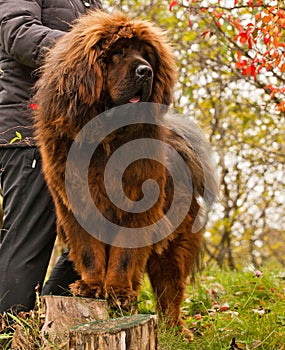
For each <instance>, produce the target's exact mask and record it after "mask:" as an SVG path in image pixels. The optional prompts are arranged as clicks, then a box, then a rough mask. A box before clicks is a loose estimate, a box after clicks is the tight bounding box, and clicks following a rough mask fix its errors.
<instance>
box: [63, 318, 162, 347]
mask: <svg viewBox="0 0 285 350" xmlns="http://www.w3.org/2000/svg"><path fill="white" fill-rule="evenodd" d="M156 329H157V318H156V316H152V315H151V316H150V315H133V316H128V317H121V318H116V319H110V320H105V321H95V322H90V323H88V324H83V325H78V326H75V327H73V328H72V329H71V330H70V333H69V349H70V350H85V349H90V350H110V349H112V350H156V349H157V333H156Z"/></svg>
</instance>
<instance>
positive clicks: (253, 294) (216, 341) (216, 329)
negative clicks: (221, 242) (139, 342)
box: [141, 268, 285, 350]
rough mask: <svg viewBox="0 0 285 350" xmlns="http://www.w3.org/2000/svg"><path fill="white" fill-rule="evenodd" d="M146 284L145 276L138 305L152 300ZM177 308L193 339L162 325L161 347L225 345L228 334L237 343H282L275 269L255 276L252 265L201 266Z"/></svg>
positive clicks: (271, 348)
mask: <svg viewBox="0 0 285 350" xmlns="http://www.w3.org/2000/svg"><path fill="white" fill-rule="evenodd" d="M149 290H150V287H149V284H148V282H145V285H144V287H143V293H142V296H141V299H142V310H143V311H145V309H146V303H151V305H152V302H149V301H147V299H146V298H145V297H146V296H149ZM182 310H183V318H184V320H185V322H186V323H187V324H188V327H189V328H191V329H192V330H193V331H194V334H195V338H194V341H193V342H192V343H187V342H186V341H184V340H183V337H177V336H175V335H174V332H168V331H167V330H166V329H165V326H161V327H160V328H159V349H160V350H168V349H169V350H170V349H171V350H186V349H199V350H206V349H210V350H224V349H225V350H229V349H231V347H230V344H231V342H232V340H233V338H235V342H236V344H237V345H238V347H239V348H240V349H247V350H248V349H250V350H251V349H267V350H282V349H285V274H284V273H283V274H282V273H280V272H279V271H274V270H270V269H265V270H263V271H262V275H261V276H260V277H257V276H256V275H255V273H254V272H253V271H247V272H242V271H241V272H232V271H221V270H220V269H218V268H212V269H209V270H206V271H204V273H203V274H202V276H201V278H200V279H199V281H197V282H196V285H194V286H189V287H188V288H187V295H186V298H185V301H184V303H183V307H182Z"/></svg>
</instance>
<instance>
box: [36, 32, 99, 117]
mask: <svg viewBox="0 0 285 350" xmlns="http://www.w3.org/2000/svg"><path fill="white" fill-rule="evenodd" d="M97 42H99V41H98V40H93V41H92V42H88V41H87V36H84V37H82V36H80V34H78V33H76V32H70V33H68V34H66V35H64V36H63V37H62V38H61V39H60V40H59V41H58V42H57V43H56V45H55V46H54V47H53V48H52V49H51V50H50V52H49V53H48V55H47V56H46V61H45V64H44V65H43V67H42V70H41V72H42V74H41V78H40V79H39V81H38V83H37V85H36V90H37V93H36V96H35V102H36V103H37V104H38V107H39V108H41V110H42V114H43V115H44V116H45V118H47V119H54V118H58V117H59V116H61V118H62V117H66V118H71V119H77V118H80V119H83V118H84V117H85V114H86V112H87V111H88V110H89V109H90V107H91V106H93V105H96V106H98V104H99V103H98V102H99V101H100V97H101V94H102V89H103V84H104V83H103V79H104V77H103V69H102V64H103V63H101V62H100V54H101V48H100V45H99V43H98V45H97Z"/></svg>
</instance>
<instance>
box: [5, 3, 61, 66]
mask: <svg viewBox="0 0 285 350" xmlns="http://www.w3.org/2000/svg"><path fill="white" fill-rule="evenodd" d="M41 6H42V0H33V1H31V0H0V44H1V46H2V48H3V50H4V51H5V52H6V53H7V54H9V55H10V56H11V57H12V58H13V59H14V60H16V61H18V62H19V63H21V64H24V65H26V66H29V67H32V68H37V67H38V66H39V65H40V61H41V58H42V53H43V51H44V49H46V48H48V47H50V46H51V45H52V44H53V42H54V41H55V40H56V39H57V38H58V37H60V36H61V35H63V34H64V32H63V31H60V30H54V29H50V28H48V27H46V26H44V25H43V24H42V23H41Z"/></svg>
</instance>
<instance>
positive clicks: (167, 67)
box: [136, 21, 177, 106]
mask: <svg viewBox="0 0 285 350" xmlns="http://www.w3.org/2000/svg"><path fill="white" fill-rule="evenodd" d="M138 23H139V24H138V25H137V27H136V36H137V37H138V39H139V40H141V41H142V42H146V43H147V44H148V56H149V59H150V63H151V65H152V67H153V70H154V72H155V78H154V85H153V90H152V91H153V93H152V96H151V102H156V103H161V104H164V105H167V106H168V105H170V104H171V103H172V100H173V89H174V85H175V83H176V80H177V67H176V58H175V53H174V48H173V47H172V46H171V45H170V44H169V41H168V38H167V34H166V33H165V32H164V31H162V30H161V29H160V28H158V27H156V26H155V25H154V24H151V23H150V22H147V21H142V22H138Z"/></svg>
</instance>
